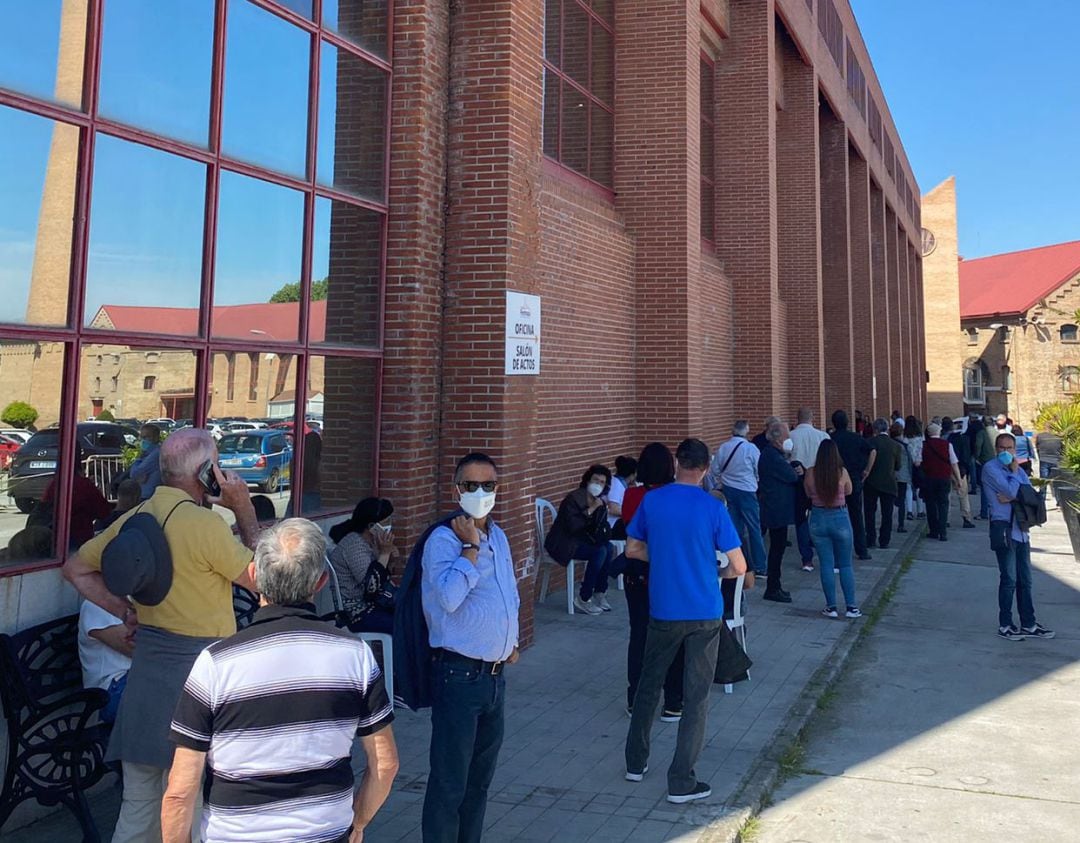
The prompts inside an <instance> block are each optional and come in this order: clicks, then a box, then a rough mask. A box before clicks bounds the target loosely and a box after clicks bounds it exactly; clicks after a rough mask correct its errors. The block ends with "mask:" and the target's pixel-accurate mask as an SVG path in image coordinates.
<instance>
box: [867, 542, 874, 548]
mask: <svg viewBox="0 0 1080 843" xmlns="http://www.w3.org/2000/svg"><path fill="white" fill-rule="evenodd" d="M866 546H867V547H874V546H875V545H874V543H873V542H867V543H866Z"/></svg>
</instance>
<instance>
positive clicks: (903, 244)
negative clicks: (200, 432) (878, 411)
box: [896, 218, 925, 421]
mask: <svg viewBox="0 0 1080 843" xmlns="http://www.w3.org/2000/svg"><path fill="white" fill-rule="evenodd" d="M896 253H897V254H896V258H897V262H898V265H899V281H900V309H901V310H902V311H903V313H904V318H903V320H901V322H900V366H901V371H902V372H903V378H904V392H903V396H904V405H905V406H907V407H911V412H913V413H914V412H915V410H916V407H915V390H914V385H913V384H912V373H913V367H912V361H913V360H914V358H915V349H914V347H913V346H912V344H911V338H912V330H911V329H912V324H913V322H914V319H915V314H914V312H913V305H912V300H911V276H910V275H909V273H908V239H907V232H906V231H904V227H903V225H902V224H901V221H900V219H899V218H898V219H897V221H896ZM924 421H925V419H924Z"/></svg>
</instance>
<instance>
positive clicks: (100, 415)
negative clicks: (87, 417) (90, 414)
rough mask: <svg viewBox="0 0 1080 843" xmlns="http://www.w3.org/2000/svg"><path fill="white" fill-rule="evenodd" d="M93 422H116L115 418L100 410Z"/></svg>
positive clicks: (109, 413)
mask: <svg viewBox="0 0 1080 843" xmlns="http://www.w3.org/2000/svg"><path fill="white" fill-rule="evenodd" d="M94 421H116V416H114V415H113V414H112V413H111V412H109V411H108V410H102V411H101V412H100V413H98V414H97V416H95V417H94Z"/></svg>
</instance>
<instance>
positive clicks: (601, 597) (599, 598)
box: [593, 594, 611, 612]
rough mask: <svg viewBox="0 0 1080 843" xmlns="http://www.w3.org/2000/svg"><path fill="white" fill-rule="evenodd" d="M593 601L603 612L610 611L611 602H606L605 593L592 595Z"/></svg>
mask: <svg viewBox="0 0 1080 843" xmlns="http://www.w3.org/2000/svg"><path fill="white" fill-rule="evenodd" d="M593 603H595V604H596V605H597V606H599V607H600V610H601V611H603V612H610V611H611V604H610V603H608V599H607V595H606V594H596V595H594V596H593Z"/></svg>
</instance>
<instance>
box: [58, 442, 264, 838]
mask: <svg viewBox="0 0 1080 843" xmlns="http://www.w3.org/2000/svg"><path fill="white" fill-rule="evenodd" d="M217 457H218V455H217V446H216V445H215V444H214V440H213V438H212V437H211V436H210V434H209V433H208V432H207V431H205V430H196V429H192V428H189V429H186V430H181V431H177V432H176V433H174V434H172V435H171V436H170V437H169V438H168V439H167V440H166V441H165V442H164V443H163V444H162V446H161V476H162V485H161V486H158V487H157V489H156V490H155V491H154V494H153V495H152V496H151V497H150V498H149V499H148V500H146V501H144V502H143V503H142V504H141V505H140V506H138V507H136V508H135V509H134V510H132V511H131V512H129V513H125V515H124V517H122V518H120V519H118V520H117V521H116V522H114V523H113V524H112V525H110V526H109V527H108V529H106V530H105V531H104V532H103V533H101V534H100V535H98V536H96V537H94V538H93V539H91V540H90V541H88V542H87V543H86V544H84V545H83V546H82V547H81V548H79V551H78V553H76V554H75V555H74V556H73V557H71V558H70V559H69V560H68V561H67V562H66V563H65V565H64V569H63V572H64V576H65V577H66V578H67V579H68V580H70V581H71V583H72V584H73V585H74V586H75V588H76V589H77V590H78V591H79V593H80V594H82V596H83V597H85V598H86V599H87V600H90V601H92V602H94V603H96V604H97V605H99V606H101V608H103V609H105V610H106V611H107V612H111V613H112V614H114V615H116V616H117V617H119V618H123V620H124V623H125V624H127V625H128V626H129V627H130V628H131V630H132V632H133V633H135V631H136V628H137V646H136V648H135V657H134V661H133V663H132V666H131V671H130V673H129V674H128V682H127V689H126V690H125V692H124V697H123V698H122V701H121V704H120V710H119V713H118V714H117V719H116V725H115V727H114V729H113V733H112V738H111V739H110V742H109V750H108V754H107V756H106V757H107V758H109V759H111V760H115V759H119V760H120V761H121V762H122V763H123V770H124V795H123V800H122V802H121V806H120V816H119V818H118V819H117V822H116V831H115V832H114V833H113V838H112V841H113V843H127V842H128V841H159V840H160V839H161V825H160V813H161V798H162V795H163V794H164V792H165V787H166V785H167V783H168V780H167V777H168V768H169V766H170V764H171V763H172V751H173V747H172V745H171V744H170V743H169V726H170V723H171V721H172V716H173V711H174V710H175V708H176V703H177V700H178V699H179V697H180V691H181V689H182V687H183V684H184V681H185V679H186V678H187V675H188V673H189V672H190V671H191V666H192V664H193V663H194V662H195V658H196V656H198V654H199V653H200V652H201V651H202V650H203V649H204V648H205V647H207V646H209V645H210V644H212V643H214V642H215V641H217V640H219V639H222V638H226V637H228V636H230V635H232V634H233V633H234V632H236V620H235V617H234V615H233V606H232V584H233V583H236V584H238V585H241V586H244V587H245V588H248V589H252V588H253V587H254V586H253V583H252V582H251V581H250V579H249V576H248V564H249V563H250V562H251V560H252V556H253V554H252V550H251V549H252V548H254V547H255V544H256V541H257V539H258V532H259V528H258V522H257V521H256V518H255V510H254V507H253V506H252V504H251V497H250V495H249V494H248V490H247V484H246V483H244V481H243V480H242V479H240V477H239V476H237V475H236V474H234V473H232V472H228V473H223V472H222V471H221V470H220V469H219V468H218V466H217ZM207 461H210V462H211V464H212V465H213V473H214V475H215V477H216V479H217V482H218V484H220V486H221V494H220V496H219V497H211V496H210V493H209V492H208V490H207V488H206V487H205V486H204V485H203V483H202V482H201V481H200V479H199V470H200V467H201V466H203V465H204V464H205V463H206V462H207ZM210 503H217V504H220V505H221V506H224V507H226V508H227V509H230V510H232V512H233V513H234V515H235V516H236V524H237V527H238V528H239V531H240V539H241V541H242V542H243V544H241V542H239V541H237V540H236V538H235V537H234V536H233V534H232V530H231V529H230V527H229V525H228V524H227V523H226V522H225V520H224V519H223V518H222V517H221V516H220V515H218V514H217V513H215V512H214V511H213V510H211V509H209V508H207V507H206V505H207V504H210ZM138 513H149V514H150V515H152V516H153V518H154V519H155V520H156V521H157V523H158V524H159V525H162V526H163V530H164V534H165V541H166V543H167V544H168V551H167V554H168V555H169V556H171V559H172V565H171V574H170V573H169V571H168V570H167V569H168V566H167V565H166V566H161V565H155V563H154V558H155V556H154V554H153V553H149V554H146V553H124V552H119V553H118V549H120V548H127V547H129V546H130V541H131V536H130V534H131V533H132V532H135V531H134V530H133V529H129V530H128V531H126V533H125V536H124V537H122V538H121V540H120V541H119V542H117V543H116V544H114V545H113V547H112V548H108V545H109V543H110V542H111V541H113V539H115V538H116V537H117V535H118V534H119V533H120V532H121V530H122V529H123V528H124V525H125V524H126V523H127V521H128V520H129V519H130V518H132V517H134V516H135V515H137V514H138ZM132 527H134V524H133V525H132ZM159 538H160V534H159ZM137 539H138V537H136V540H137ZM125 540H127V542H128V543H127V544H125ZM107 548H108V549H107ZM103 557H104V559H105V568H106V576H103V574H102V561H103ZM157 558H160V557H157ZM106 578H108V581H109V585H111V586H112V588H113V591H117V592H121V593H122V594H121V595H118V594H114V593H113V592H112V591H110V590H109V587H108V586H107V585H106ZM140 597H141V598H142V599H141V600H140ZM198 827H199V824H198V823H195V824H194V828H198ZM193 839H196V840H197V837H195V836H194V834H193Z"/></svg>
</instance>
